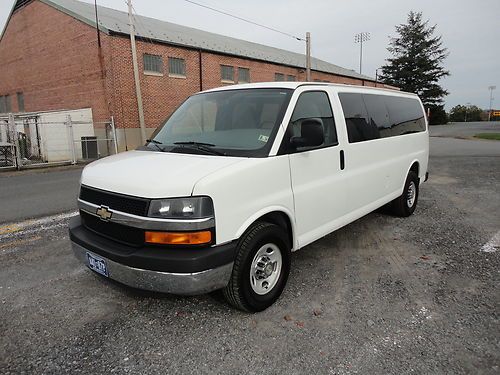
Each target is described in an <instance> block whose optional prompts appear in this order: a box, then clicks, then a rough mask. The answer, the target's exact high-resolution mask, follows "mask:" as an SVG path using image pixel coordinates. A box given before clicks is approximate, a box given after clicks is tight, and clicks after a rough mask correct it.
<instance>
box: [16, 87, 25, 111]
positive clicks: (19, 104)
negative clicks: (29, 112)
mask: <svg viewBox="0 0 500 375" xmlns="http://www.w3.org/2000/svg"><path fill="white" fill-rule="evenodd" d="M17 108H18V110H19V112H24V94H23V93H22V92H18V93H17Z"/></svg>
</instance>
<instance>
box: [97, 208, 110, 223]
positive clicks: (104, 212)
mask: <svg viewBox="0 0 500 375" xmlns="http://www.w3.org/2000/svg"><path fill="white" fill-rule="evenodd" d="M95 213H96V215H97V216H99V217H100V218H101V220H102V221H109V220H111V216H113V212H111V211H110V210H109V208H108V207H106V206H101V207H99V208H98V209H97V211H96V212H95Z"/></svg>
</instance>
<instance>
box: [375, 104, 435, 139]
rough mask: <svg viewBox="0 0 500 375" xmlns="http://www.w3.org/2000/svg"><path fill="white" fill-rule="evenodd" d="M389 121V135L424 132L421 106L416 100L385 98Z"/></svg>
mask: <svg viewBox="0 0 500 375" xmlns="http://www.w3.org/2000/svg"><path fill="white" fill-rule="evenodd" d="M384 98H385V100H386V106H387V109H388V110H389V118H390V120H391V135H393V136H395V135H404V134H411V133H418V132H422V131H425V119H424V113H423V111H422V106H421V105H420V102H419V101H418V100H417V99H412V98H401V97H397V96H385V97H384Z"/></svg>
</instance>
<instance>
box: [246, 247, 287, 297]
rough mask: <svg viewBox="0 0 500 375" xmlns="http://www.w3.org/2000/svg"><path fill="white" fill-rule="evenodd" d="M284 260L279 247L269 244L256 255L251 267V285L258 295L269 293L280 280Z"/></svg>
mask: <svg viewBox="0 0 500 375" xmlns="http://www.w3.org/2000/svg"><path fill="white" fill-rule="evenodd" d="M282 265H283V258H282V257H281V251H280V248H279V247H278V246H276V245H275V244H273V243H267V244H265V245H264V246H262V247H261V248H260V249H259V250H258V251H257V253H256V254H255V256H254V258H253V261H252V265H251V266H250V285H251V286H252V290H253V291H254V292H255V293H257V294H258V295H261V296H262V295H264V294H267V293H269V292H270V291H271V290H273V288H274V287H275V285H276V283H277V282H278V279H279V278H280V274H281V268H282Z"/></svg>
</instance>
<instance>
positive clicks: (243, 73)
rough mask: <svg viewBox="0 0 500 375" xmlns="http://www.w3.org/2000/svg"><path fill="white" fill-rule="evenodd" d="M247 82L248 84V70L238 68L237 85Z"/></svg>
mask: <svg viewBox="0 0 500 375" xmlns="http://www.w3.org/2000/svg"><path fill="white" fill-rule="evenodd" d="M249 82H250V69H248V68H238V83H249Z"/></svg>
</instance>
